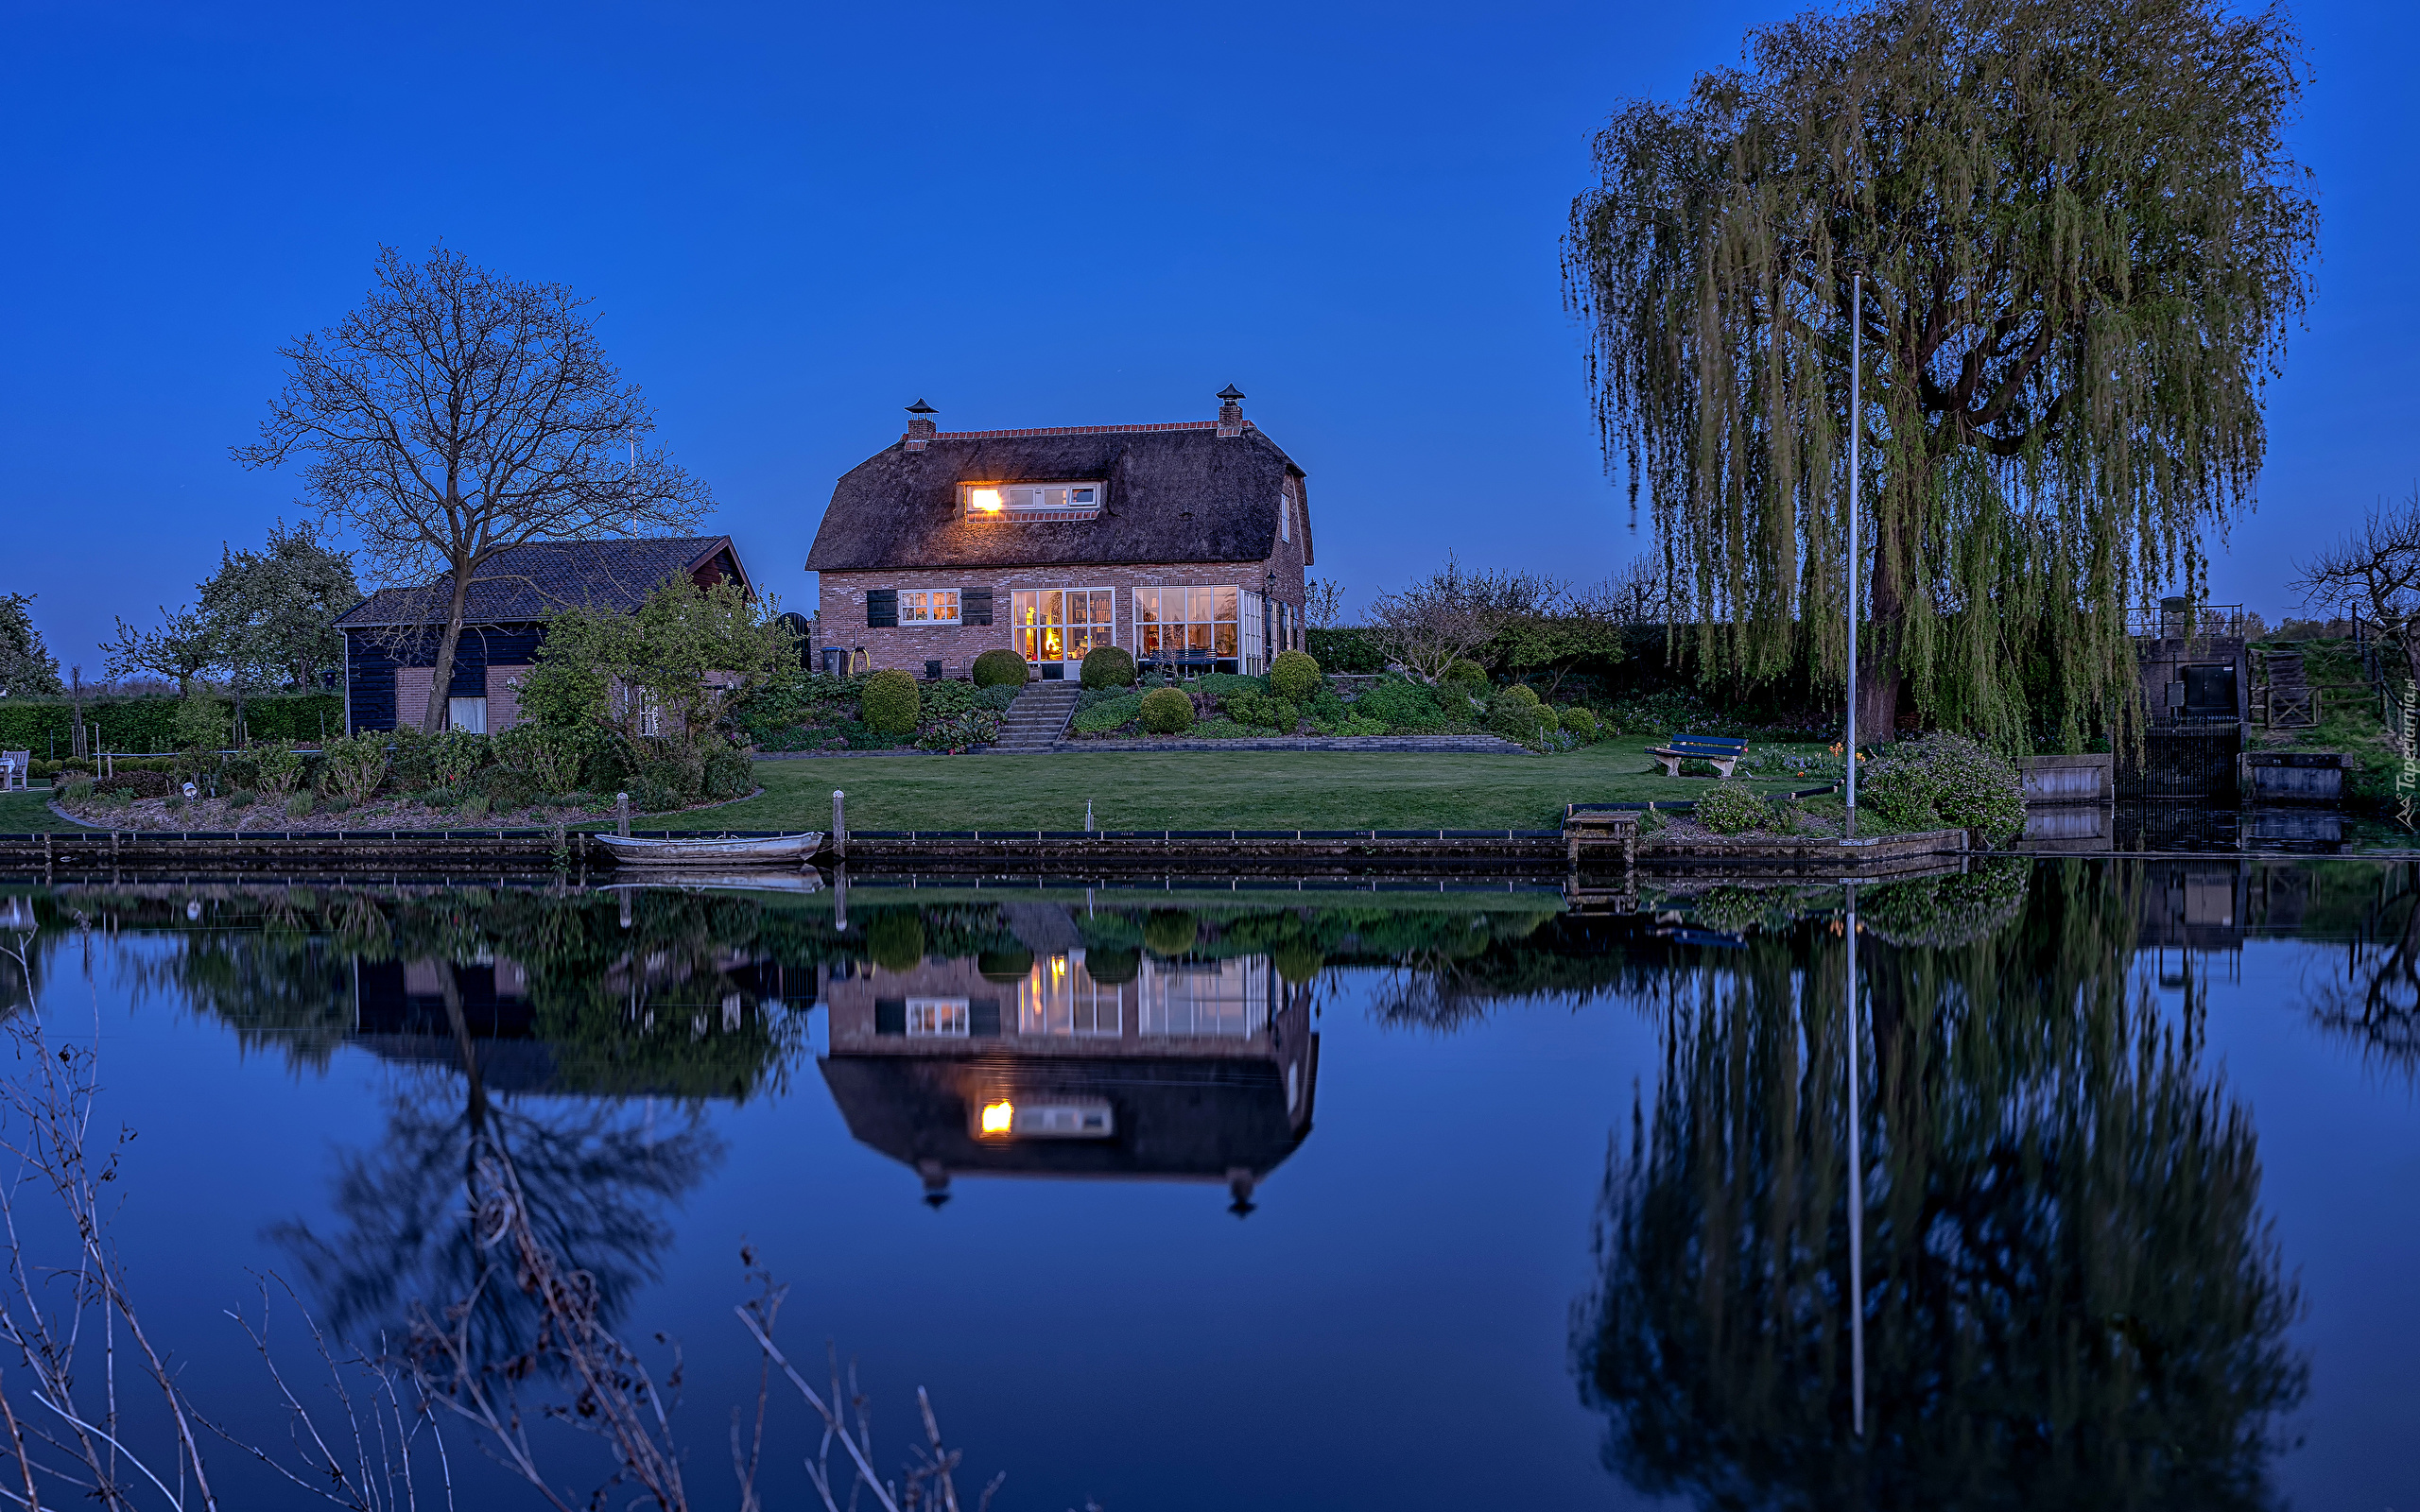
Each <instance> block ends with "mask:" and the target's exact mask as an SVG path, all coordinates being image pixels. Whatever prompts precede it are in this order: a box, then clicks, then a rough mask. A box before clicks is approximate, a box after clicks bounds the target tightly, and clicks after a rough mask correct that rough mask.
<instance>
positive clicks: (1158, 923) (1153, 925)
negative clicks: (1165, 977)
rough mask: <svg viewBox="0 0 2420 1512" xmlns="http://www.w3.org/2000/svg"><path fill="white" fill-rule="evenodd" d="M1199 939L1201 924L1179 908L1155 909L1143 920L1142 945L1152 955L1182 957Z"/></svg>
mask: <svg viewBox="0 0 2420 1512" xmlns="http://www.w3.org/2000/svg"><path fill="white" fill-rule="evenodd" d="M1200 938H1201V924H1200V923H1198V922H1196V921H1195V919H1194V917H1193V916H1192V915H1191V914H1188V913H1186V912H1184V910H1183V909H1181V908H1155V909H1153V910H1152V911H1151V915H1150V918H1148V919H1144V920H1143V945H1144V948H1145V949H1147V950H1149V951H1150V953H1151V954H1154V955H1182V954H1184V953H1185V952H1187V951H1189V950H1191V949H1193V943H1194V941H1195V940H1198V939H1200Z"/></svg>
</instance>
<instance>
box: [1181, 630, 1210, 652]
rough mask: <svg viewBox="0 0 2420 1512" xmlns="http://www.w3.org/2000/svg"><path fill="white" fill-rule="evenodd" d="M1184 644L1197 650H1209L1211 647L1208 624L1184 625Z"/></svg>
mask: <svg viewBox="0 0 2420 1512" xmlns="http://www.w3.org/2000/svg"><path fill="white" fill-rule="evenodd" d="M1184 637H1185V641H1184V644H1186V645H1188V646H1190V647H1191V648H1193V649H1194V650H1196V651H1207V650H1209V649H1210V627H1209V626H1207V625H1188V626H1186V627H1184Z"/></svg>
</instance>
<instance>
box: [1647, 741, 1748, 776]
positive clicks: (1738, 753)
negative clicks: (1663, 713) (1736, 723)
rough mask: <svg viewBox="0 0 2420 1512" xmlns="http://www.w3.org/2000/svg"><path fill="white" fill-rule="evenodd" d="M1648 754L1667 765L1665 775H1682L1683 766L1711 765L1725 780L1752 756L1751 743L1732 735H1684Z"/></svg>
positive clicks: (1655, 748)
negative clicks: (1686, 764)
mask: <svg viewBox="0 0 2420 1512" xmlns="http://www.w3.org/2000/svg"><path fill="white" fill-rule="evenodd" d="M1647 754H1649V755H1650V756H1652V757H1654V758H1655V759H1656V760H1657V761H1659V762H1662V763H1663V764H1664V775H1665V776H1667V777H1678V776H1680V775H1681V764H1682V763H1683V762H1710V763H1712V764H1713V765H1714V769H1715V770H1716V771H1718V772H1720V773H1721V774H1722V776H1724V777H1729V776H1730V775H1731V769H1732V768H1733V767H1735V766H1737V765H1739V761H1740V758H1742V757H1744V756H1746V755H1747V754H1748V743H1747V742H1746V741H1745V740H1741V739H1738V738H1736V737H1734V736H1731V735H1683V736H1681V737H1680V738H1679V739H1677V740H1670V741H1667V742H1665V743H1664V744H1663V745H1661V746H1658V747H1654V748H1653V749H1651V750H1650V751H1649V752H1648V753H1647Z"/></svg>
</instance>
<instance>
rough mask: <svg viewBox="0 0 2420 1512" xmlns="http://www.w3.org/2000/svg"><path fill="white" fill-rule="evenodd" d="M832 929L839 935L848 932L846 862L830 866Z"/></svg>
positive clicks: (847, 868) (847, 874)
mask: <svg viewBox="0 0 2420 1512" xmlns="http://www.w3.org/2000/svg"><path fill="white" fill-rule="evenodd" d="M832 929H833V932H834V933H836V934H840V935H845V934H847V933H848V932H849V867H848V863H846V862H842V863H841V864H840V865H838V866H837V867H834V868H832Z"/></svg>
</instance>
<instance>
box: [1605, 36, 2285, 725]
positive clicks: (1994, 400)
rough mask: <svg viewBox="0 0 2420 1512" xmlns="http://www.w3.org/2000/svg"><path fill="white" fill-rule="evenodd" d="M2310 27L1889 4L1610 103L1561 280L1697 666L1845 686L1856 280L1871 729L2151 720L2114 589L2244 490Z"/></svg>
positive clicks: (2195, 554) (2232, 505)
mask: <svg viewBox="0 0 2420 1512" xmlns="http://www.w3.org/2000/svg"><path fill="white" fill-rule="evenodd" d="M2299 47H2300V44H2299V42H2298V40H2297V38H2296V36H2295V34H2294V32H2293V29H2292V27H2291V26H2290V22H2289V21H2288V20H2287V18H2286V17H2285V16H2284V14H2283V13H2282V12H2281V11H2278V10H2275V9H2266V10H2255V11H2251V12H2248V13H2239V12H2238V11H2235V10H2233V9H2230V8H2228V7H2227V6H2225V5H2224V4H2223V3H2222V0H2114V3H2104V0H1882V3H1879V4H1873V5H1869V6H1867V7H1865V8H1863V9H1857V10H1853V11H1847V12H1813V13H1809V14H1806V15H1804V16H1801V17H1799V18H1798V19H1796V20H1792V21H1789V22H1785V23H1783V24H1781V25H1778V26H1772V27H1769V28H1766V29H1763V30H1759V31H1756V32H1754V33H1752V34H1751V35H1750V37H1749V39H1748V63H1747V66H1746V67H1744V68H1736V69H1723V70H1718V71H1716V72H1712V73H1708V74H1705V75H1703V76H1701V77H1700V78H1699V79H1698V80H1697V82H1696V85H1695V87H1694V88H1693V90H1692V91H1691V92H1690V94H1689V95H1688V97H1687V99H1686V100H1685V101H1684V102H1682V103H1679V104H1667V103H1663V102H1659V101H1647V100H1642V101H1637V102H1634V103H1633V104H1631V105H1629V106H1627V107H1625V108H1624V109H1623V110H1622V111H1621V112H1619V113H1617V114H1616V116H1615V117H1614V119H1613V121H1612V123H1611V124H1610V125H1609V126H1608V127H1607V128H1606V129H1605V130H1604V131H1603V132H1602V134H1601V135H1600V136H1599V138H1598V141H1597V162H1598V167H1599V174H1600V181H1599V183H1598V184H1597V186H1596V187H1594V188H1592V189H1590V190H1589V191H1587V192H1586V193H1584V194H1582V195H1581V196H1580V197H1579V198H1577V199H1576V200H1575V201H1574V203H1573V206H1572V215H1571V224H1570V231H1569V234H1568V238H1567V241H1566V244H1565V263H1564V266H1565V279H1566V288H1567V291H1568V297H1569V299H1570V301H1571V303H1572V306H1573V308H1574V310H1575V312H1576V313H1577V314H1578V315H1579V316H1580V317H1581V318H1582V321H1583V322H1584V324H1585V325H1586V327H1587V330H1588V335H1589V342H1590V347H1591V354H1592V363H1591V373H1592V382H1593V384H1594V387H1595V392H1596V408H1597V415H1598V420H1599V428H1600V430H1601V432H1602V435H1603V438H1604V442H1605V446H1606V454H1607V462H1608V465H1609V467H1610V466H1611V465H1612V464H1613V463H1614V462H1615V461H1616V459H1618V460H1619V462H1620V464H1621V466H1622V468H1623V470H1624V471H1625V472H1627V474H1628V477H1629V480H1630V484H1631V487H1632V488H1633V490H1637V489H1639V488H1642V487H1643V488H1644V489H1645V490H1646V491H1647V493H1648V495H1649V497H1650V499H1651V505H1652V510H1653V517H1654V522H1655V525H1656V535H1657V541H1656V544H1657V550H1658V553H1659V555H1660V557H1661V565H1662V569H1663V572H1664V574H1665V576H1666V577H1667V578H1668V580H1669V581H1670V582H1671V584H1672V586H1673V589H1674V592H1675V593H1677V594H1679V595H1682V596H1683V597H1684V598H1685V602H1686V604H1687V606H1688V608H1689V610H1690V612H1691V615H1692V617H1694V618H1695V619H1696V620H1698V621H1699V623H1700V624H1701V625H1702V627H1703V629H1702V635H1703V644H1702V649H1703V652H1704V654H1705V664H1706V665H1707V666H1708V667H1709V668H1711V669H1715V670H1718V671H1720V672H1723V673H1727V674H1728V675H1731V676H1734V677H1737V678H1740V679H1763V678H1767V677H1771V676H1773V675H1776V674H1778V673H1780V672H1781V671H1782V670H1784V669H1785V668H1786V667H1788V666H1789V664H1790V662H1791V659H1792V658H1793V657H1794V656H1797V655H1799V654H1801V653H1802V652H1811V656H1812V661H1813V664H1814V666H1815V668H1816V671H1817V674H1818V676H1819V678H1820V679H1823V680H1824V681H1826V682H1829V683H1832V684H1834V685H1837V684H1838V683H1839V682H1841V680H1842V679H1844V675H1845V671H1846V661H1845V659H1846V645H1845V631H1844V627H1843V624H1842V618H1843V616H1842V610H1843V605H1844V599H1845V594H1846V586H1845V576H1846V552H1847V539H1846V530H1845V517H1844V502H1845V495H1846V483H1847V475H1846V470H1847V448H1846V438H1847V433H1848V427H1849V425H1850V422H1851V421H1850V417H1849V415H1848V413H1847V410H1848V404H1847V399H1848V392H1849V382H1848V378H1849V373H1848V368H1849V360H1850V312H1851V302H1852V301H1851V274H1852V271H1853V270H1858V269H1861V270H1862V272H1863V275H1864V298H1863V308H1862V331H1863V336H1864V359H1865V364H1866V371H1865V380H1864V388H1863V399H1864V409H1863V412H1862V413H1861V415H1859V416H1858V423H1859V424H1860V425H1861V426H1862V427H1863V437H1864V442H1865V446H1864V458H1865V468H1866V472H1867V476H1866V478H1865V484H1866V493H1867V497H1868V499H1869V500H1870V501H1871V512H1870V514H1869V515H1868V517H1867V524H1866V531H1867V533H1866V535H1865V537H1864V539H1863V540H1862V541H1860V547H1861V550H1863V551H1865V552H1868V553H1870V554H1871V570H1870V572H1869V573H1868V574H1867V575H1866V583H1867V586H1868V590H1869V592H1870V594H1871V597H1870V599H1869V600H1868V602H1867V604H1866V606H1865V609H1866V612H1867V614H1868V617H1869V619H1870V620H1871V622H1872V626H1873V629H1872V632H1871V633H1870V634H1869V636H1868V637H1867V638H1866V641H1865V646H1864V656H1865V660H1866V664H1865V666H1863V667H1861V668H1860V676H1861V679H1862V685H1863V687H1864V689H1865V690H1866V692H1865V694H1863V695H1861V697H1870V699H1871V701H1870V702H1868V703H1867V704H1866V707H1865V708H1863V709H1861V710H1860V711H1859V713H1860V720H1861V722H1868V721H1875V720H1879V721H1883V722H1882V723H1879V724H1873V725H1871V728H1888V721H1889V719H1890V718H1891V716H1892V715H1893V713H1895V708H1894V705H1895V703H1896V701H1897V699H1898V696H1899V693H1900V690H1901V683H1902V679H1905V681H1906V683H1907V684H1908V685H1909V691H1910V692H1911V694H1912V699H1911V701H1912V703H1913V705H1914V707H1915V708H1916V709H1917V710H1919V711H1921V712H1922V713H1925V714H1927V716H1929V717H1930V718H1932V719H1934V720H1937V721H1939V722H1941V723H1944V724H1946V725H1949V726H1952V727H1956V728H1963V729H1966V730H1972V731H1975V732H1977V733H1979V734H1980V735H1982V736H1984V737H1985V738H1986V739H1988V740H1990V741H1991V742H1992V743H1993V744H1996V745H2000V746H2003V747H2017V746H2020V745H2023V744H2024V743H2026V742H2027V741H2028V740H2029V739H2040V740H2043V741H2047V742H2049V743H2051V744H2055V745H2059V746H2062V747H2066V748H2070V749H2072V748H2076V747H2078V746H2079V745H2080V743H2081V742H2082V741H2083V738H2084V737H2085V734H2086V732H2087V731H2088V730H2091V729H2093V728H2095V727H2096V726H2098V727H2105V728H2110V729H2113V730H2131V729H2132V728H2133V719H2134V713H2133V689H2134V686H2135V667H2134V659H2133V654H2132V650H2131V647H2130V645H2129V644H2128V642H2127V639H2126V635H2125V626H2124V615H2123V612H2122V611H2123V610H2125V609H2126V608H2127V607H2128V606H2129V605H2131V604H2133V603H2135V602H2136V601H2137V600H2138V599H2140V598H2144V597H2148V596H2149V595H2150V593H2152V592H2153V591H2154V590H2155V589H2156V588H2157V587H2158V586H2159V585H2162V584H2166V583H2169V582H2172V581H2178V580H2183V581H2185V582H2187V583H2188V584H2189V583H2191V582H2193V581H2194V580H2196V579H2198V577H2199V576H2200V574H2201V572H2202V566H2203V557H2202V544H2201V541H2202V532H2203V531H2204V530H2223V528H2224V525H2225V522H2226V520H2227V519H2228V517H2229V515H2230V513H2231V512H2232V511H2233V510H2234V509H2236V508H2237V507H2241V506H2243V505H2245V504H2247V503H2248V502H2249V501H2250V499H2251V497H2252V492H2253V486H2254V480H2255V478H2256V474H2257V472H2258V471H2259V467H2260V461H2261V455H2262V451H2263V446H2264V439H2265V430H2264V425H2263V420H2262V413H2261V404H2260V399H2261V392H2262V387H2263V386H2264V384H2265V382H2266V381H2267V379H2268V378H2269V377H2271V376H2273V374H2274V373H2275V372H2276V371H2277V370H2278V368H2279V364H2280V363H2281V362H2282V359H2283V353H2284V347H2285V336H2286V331H2287V327H2288V325H2289V324H2290V322H2292V321H2293V320H2294V319H2296V318H2298V316H2299V314H2300V312H2301V310H2302V308H2303V305H2304V301H2305V298H2306V294H2307V290H2308V263H2309V259H2310V257H2311V255H2312V253H2313V249H2314V245H2315V238H2316V232H2317V212H2316V209H2315V207H2314V204H2313V202H2312V199H2311V198H2310V196H2309V195H2308V192H2307V190H2306V188H2305V186H2304V180H2305V176H2304V174H2303V171H2302V170H2301V169H2300V168H2299V167H2298V166H2297V165H2296V163H2294V162H2293V160H2292V159H2291V157H2290V154H2289V152H2288V150H2287V147H2286V145H2285V141H2284V137H2283V132H2284V129H2285V126H2286V124H2287V121H2288V119H2289V117H2290V113H2291V112H2292V111H2293V109H2294V107H2295V104H2296V101H2297V99H2298V96H2299V94H2300V89H2301V70H2300V52H2299ZM1810 640H1811V645H1809V644H1806V642H1808V641H1810ZM2046 662H2047V663H2048V666H2047V676H2046V677H2044V679H2043V680H2044V682H2045V683H2046V684H2047V687H2046V692H2045V693H2044V694H2043V695H2042V698H2043V703H2042V706H2041V707H2039V708H2037V709H2033V710H2031V711H2029V710H2028V708H2027V707H2026V704H2025V700H2024V696H2023V694H2022V692H2021V689H2022V687H2023V683H2024V679H2025V677H2026V673H2027V668H2028V666H2029V664H2030V665H2031V666H2032V667H2033V668H2034V669H2035V670H2036V671H2037V672H2040V671H2042V670H2043V669H2044V666H2045V663H2046ZM2029 714H2030V715H2031V717H2030V718H2029Z"/></svg>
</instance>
